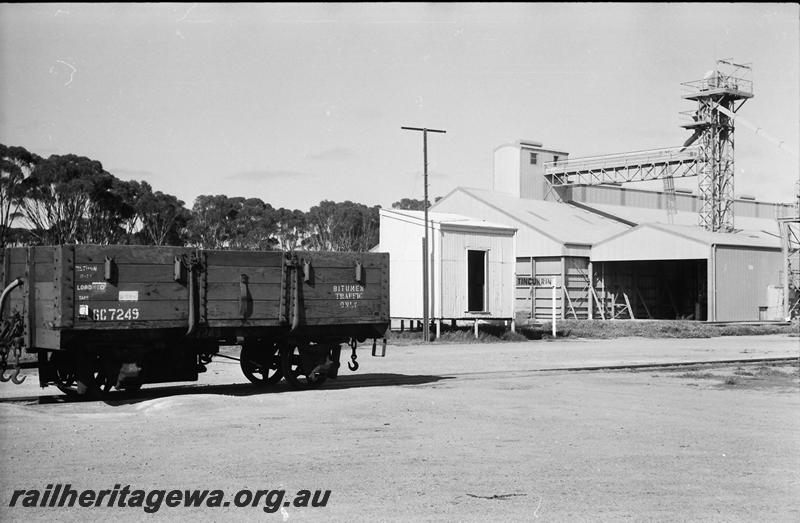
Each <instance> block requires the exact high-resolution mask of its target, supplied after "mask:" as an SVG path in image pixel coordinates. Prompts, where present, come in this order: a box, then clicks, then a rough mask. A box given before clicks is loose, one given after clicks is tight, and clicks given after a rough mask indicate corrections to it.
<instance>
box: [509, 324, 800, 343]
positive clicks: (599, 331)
mask: <svg viewBox="0 0 800 523" xmlns="http://www.w3.org/2000/svg"><path fill="white" fill-rule="evenodd" d="M556 325H557V327H558V330H559V336H562V335H563V336H572V337H575V338H599V339H610V338H625V337H632V336H638V337H643V338H712V337H716V336H754V335H766V334H787V335H792V334H796V332H797V330H798V328H800V325H799V324H797V323H796V322H795V323H793V324H791V325H736V324H728V325H716V324H710V323H705V322H699V321H685V320H684V321H681V320H613V321H612V320H606V321H604V320H563V321H559V322H557V323H556ZM551 326H552V324H551V322H547V321H546V322H543V323H530V322H527V321H526V322H523V323H521V328H520V329H519V330H524V329H533V330H537V329H538V330H539V331H540V332H542V333H549V332H550V330H551V328H552V327H551Z"/></svg>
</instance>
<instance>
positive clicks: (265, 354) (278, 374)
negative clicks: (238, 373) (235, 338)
mask: <svg viewBox="0 0 800 523" xmlns="http://www.w3.org/2000/svg"><path fill="white" fill-rule="evenodd" d="M239 364H240V365H241V367H242V372H243V373H244V375H245V377H246V378H247V379H248V380H250V381H251V382H252V383H255V384H256V385H274V384H276V383H278V382H279V381H281V378H282V377H283V373H282V371H281V355H280V347H279V346H278V344H277V343H275V342H273V341H263V342H261V343H257V342H254V341H245V342H244V343H243V344H242V352H241V353H240V354H239Z"/></svg>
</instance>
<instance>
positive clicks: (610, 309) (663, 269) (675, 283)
mask: <svg viewBox="0 0 800 523" xmlns="http://www.w3.org/2000/svg"><path fill="white" fill-rule="evenodd" d="M707 265H708V262H707V260H652V261H611V262H595V264H594V271H593V272H594V277H595V282H594V289H595V292H596V293H597V299H598V304H600V305H602V307H603V312H604V314H605V315H606V318H635V319H658V320H677V319H681V320H699V321H704V320H706V319H707V315H708V272H707Z"/></svg>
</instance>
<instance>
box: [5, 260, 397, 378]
mask: <svg viewBox="0 0 800 523" xmlns="http://www.w3.org/2000/svg"><path fill="white" fill-rule="evenodd" d="M3 254H4V256H3V262H2V269H1V270H2V281H3V284H4V285H3V288H4V289H5V292H4V296H3V303H2V318H0V320H2V321H3V325H4V327H5V328H4V332H5V338H4V341H3V340H0V341H3V342H4V343H5V345H6V347H7V349H6V352H8V353H9V354H11V352H13V351H11V350H9V349H8V347H9V346H11V345H14V346H15V347H16V350H17V351H19V350H20V348H24V350H25V351H27V352H34V353H37V354H38V355H39V367H40V382H41V383H42V385H43V386H44V385H47V384H56V385H61V386H62V389H63V388H68V387H71V386H72V385H71V382H75V384H78V383H80V382H82V381H83V380H84V379H89V378H87V376H85V374H87V372H88V373H94V376H93V378H94V381H102V382H103V384H105V386H106V388H107V387H109V386H110V385H116V386H118V387H119V388H124V385H125V384H126V383H128V384H133V385H131V388H133V387H134V386H138V385H141V383H153V382H163V381H183V380H192V379H196V378H197V371H198V369H199V370H200V371H202V370H203V365H204V364H205V363H207V362H208V361H210V356H211V355H214V354H216V353H217V352H218V347H219V345H220V344H225V343H227V344H235V343H238V344H240V345H242V346H243V348H244V347H249V349H248V350H249V352H248V360H249V361H250V362H251V363H252V364H253V365H251V369H250V370H253V367H255V370H256V371H258V370H261V371H264V370H266V369H264V368H259V366H261V367H263V366H264V365H271V366H272V367H275V366H276V365H279V364H277V363H276V361H278V359H279V357H280V356H281V354H283V353H287V352H291V351H292V350H293V351H294V364H295V365H294V366H295V367H298V366H299V362H300V360H301V356H302V359H305V360H309V358H310V360H312V361H313V362H314V363H315V367H318V366H319V365H320V363H319V361H320V360H321V359H322V356H321V354H322V353H326V357H327V360H330V361H329V363H331V365H328V367H325V368H323V369H322V370H324V371H326V372H327V374H328V375H331V374H333V376H334V377H335V372H334V373H331V371H330V367H331V366H333V367H336V368H338V347H339V345H340V344H341V343H345V342H351V343H352V342H357V341H364V340H366V339H369V338H373V339H377V338H383V336H384V333H385V331H386V329H387V327H388V325H389V296H388V292H389V290H388V289H389V259H388V255H387V254H380V253H319V252H290V253H284V252H277V251H265V252H260V251H218V250H201V249H195V248H186V247H153V246H95V245H60V246H50V247H26V248H8V249H6V250H5V252H4V253H3ZM259 347H261V348H259ZM266 353H269V354H270V355H272V356H271V357H273V359H272V360H269V358H268V357H267V356H266V355H265V354H266ZM303 354H304V356H303ZM309 354H313V355H314V357H310V356H309ZM354 354H355V352H354ZM288 357H289V358H291V354H290V355H289V356H288ZM198 358H199V359H198ZM84 360H86V361H84ZM290 363H291V362H290ZM309 364H310V363H309ZM290 366H291V365H290ZM82 367H89V368H88V369H87V368H82ZM97 368H99V369H101V370H100V371H98V370H97ZM117 368H118V370H115V369H117ZM137 369H138V370H137ZM243 370H245V374H247V370H246V369H245V363H244V358H243ZM300 370H301V371H303V369H300ZM305 371H308V372H311V371H310V369H305ZM59 372H60V373H61V374H62V375H70V376H68V377H67V378H66V379H65V377H64V376H60V377H59V375H58V374H59ZM316 372H317V375H316V376H315V375H313V374H302V372H301V374H299V376H300V377H303V376H305V377H307V378H308V381H309V382H313V383H314V384H316V383H317V381H319V380H315V377H316V378H319V377H321V376H322V375H321V374H320V369H317V371H316ZM72 374H74V376H72ZM266 374H268V372H267V373H266ZM101 375H102V377H100V376H101ZM248 377H250V376H248ZM295 377H297V376H295ZM287 379H288V377H287ZM254 381H256V380H254ZM290 381H291V380H290ZM112 382H113V383H112Z"/></svg>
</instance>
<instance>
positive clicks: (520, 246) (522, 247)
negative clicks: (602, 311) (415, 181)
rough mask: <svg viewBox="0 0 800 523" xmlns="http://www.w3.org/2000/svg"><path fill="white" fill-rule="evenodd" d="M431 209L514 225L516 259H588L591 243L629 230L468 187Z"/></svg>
mask: <svg viewBox="0 0 800 523" xmlns="http://www.w3.org/2000/svg"><path fill="white" fill-rule="evenodd" d="M432 208H433V209H435V210H436V211H437V212H445V213H448V212H454V213H462V214H469V215H472V216H481V217H483V218H486V219H489V220H492V221H497V222H506V223H508V224H510V225H514V226H515V227H517V228H518V232H517V256H563V255H582V256H589V250H590V248H591V245H592V244H593V243H595V242H597V241H600V240H602V239H604V238H607V237H609V236H612V235H614V234H618V233H620V232H623V231H626V230H628V229H629V228H630V226H628V225H626V224H624V223H621V222H620V221H618V220H614V219H611V218H607V217H604V216H601V215H599V214H597V213H594V212H591V211H587V210H584V209H580V208H577V207H574V206H571V205H564V204H563V203H557V202H549V201H543V200H531V199H525V198H517V197H515V196H512V195H509V194H505V193H499V192H494V191H488V190H484V189H473V188H467V187H458V188H456V189H454V190H453V191H451V192H450V193H449V194H448V195H446V196H445V197H443V198H442V199H441V200H440V201H439V202H437V203H436V205H434V206H433V207H432Z"/></svg>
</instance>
